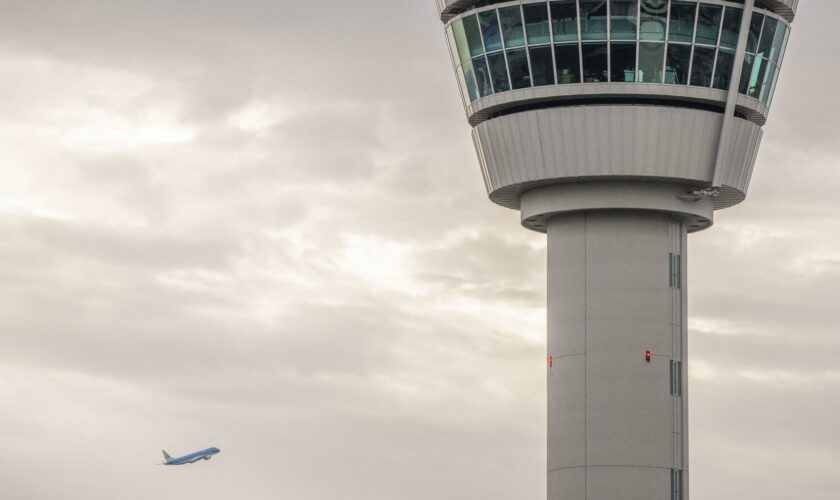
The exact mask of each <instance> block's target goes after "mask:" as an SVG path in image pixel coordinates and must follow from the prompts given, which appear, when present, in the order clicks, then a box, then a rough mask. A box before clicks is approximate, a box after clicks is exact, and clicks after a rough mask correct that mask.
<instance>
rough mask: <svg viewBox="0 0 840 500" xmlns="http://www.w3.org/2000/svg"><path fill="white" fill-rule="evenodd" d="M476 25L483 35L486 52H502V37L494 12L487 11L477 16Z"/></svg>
mask: <svg viewBox="0 0 840 500" xmlns="http://www.w3.org/2000/svg"><path fill="white" fill-rule="evenodd" d="M478 24H479V25H480V26H481V34H482V35H484V48H485V49H487V52H493V51H495V50H502V35H501V33H499V18H498V17H497V16H496V11H495V10H487V11H484V12H480V13H479V14H478Z"/></svg>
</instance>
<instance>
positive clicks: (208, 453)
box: [161, 448, 222, 465]
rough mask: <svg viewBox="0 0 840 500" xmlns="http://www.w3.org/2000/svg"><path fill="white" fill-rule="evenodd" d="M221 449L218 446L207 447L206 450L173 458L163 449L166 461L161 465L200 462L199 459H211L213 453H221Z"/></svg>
mask: <svg viewBox="0 0 840 500" xmlns="http://www.w3.org/2000/svg"><path fill="white" fill-rule="evenodd" d="M220 451H222V450H220V449H218V448H207V449H206V450H201V451H197V452H195V453H190V454H189V455H184V456H183V457H178V458H172V457H170V456H169V453H166V450H163V458H164V460H165V461H164V462H163V463H162V464H161V465H184V464H191V463H194V462H198V461H199V460H210V459H211V458H212V457H213V455H215V454H216V453H219V452H220Z"/></svg>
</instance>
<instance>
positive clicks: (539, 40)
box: [447, 0, 789, 104]
mask: <svg viewBox="0 0 840 500" xmlns="http://www.w3.org/2000/svg"><path fill="white" fill-rule="evenodd" d="M637 9H638V10H637ZM743 12H744V9H743V7H741V6H736V5H720V4H710V3H703V2H692V1H684V0H673V1H671V2H670V3H668V2H663V1H662V0H611V1H604V0H577V1H575V0H552V1H548V2H545V3H543V2H535V3H526V4H520V5H505V6H499V8H494V9H488V10H482V11H481V12H478V13H477V14H470V15H462V16H461V17H460V18H457V19H456V20H454V21H453V22H451V23H450V25H449V26H448V27H447V34H448V38H449V40H450V45H451V49H452V54H453V61H454V62H455V66H456V68H457V72H458V79H459V80H460V81H461V84H462V88H463V91H464V99H465V101H466V104H469V103H471V102H474V101H477V100H479V99H482V98H484V97H488V96H490V95H493V94H498V93H501V92H507V91H510V90H518V89H524V88H531V87H535V86H540V85H564V84H573V83H580V82H581V80H582V81H583V82H584V83H607V82H612V83H620V82H621V83H630V82H643V83H659V84H668V85H690V86H694V87H705V88H713V89H718V90H728V89H729V87H730V84H731V83H732V82H731V79H732V73H733V67H732V66H733V64H734V61H735V53H734V49H735V46H736V45H737V40H738V36H739V33H740V28H741V22H740V21H741V18H742V16H743ZM788 31H789V25H788V23H787V22H786V21H785V20H784V19H782V18H780V17H778V16H777V15H776V14H772V13H770V12H768V11H765V10H762V9H761V8H759V9H758V10H757V11H756V12H754V14H753V17H752V19H751V23H750V33H749V41H748V44H747V52H746V60H745V61H744V68H743V72H742V77H741V80H740V81H739V82H735V84H736V85H738V86H739V88H738V90H739V92H740V93H741V94H744V95H747V96H749V97H752V98H754V99H757V100H760V101H762V102H764V103H765V104H766V103H769V101H770V99H771V98H772V95H773V90H774V86H775V82H776V79H777V76H778V72H779V65H780V64H781V55H782V53H784V50H785V45H786V43H787V34H788ZM585 42H588V43H585ZM616 42H618V43H616ZM510 49H525V50H510ZM537 49H539V50H537ZM526 52H527V53H529V54H532V55H534V54H536V57H526V56H525V54H526ZM552 53H553V55H554V57H548V55H550V54H552ZM485 58H486V59H485ZM505 61H506V68H505V69H506V71H505V72H502V71H501V69H502V68H501V63H503V62H505ZM488 68H489V73H490V75H492V80H493V83H494V84H493V85H492V86H490V85H489V84H488V80H489V79H491V76H490V75H488ZM507 68H509V70H510V73H509V74H510V79H511V83H510V84H507V82H505V81H504V80H506V79H507V74H508V71H507ZM689 71H690V72H689ZM555 75H556V76H557V78H556V79H555ZM581 75H582V78H581Z"/></svg>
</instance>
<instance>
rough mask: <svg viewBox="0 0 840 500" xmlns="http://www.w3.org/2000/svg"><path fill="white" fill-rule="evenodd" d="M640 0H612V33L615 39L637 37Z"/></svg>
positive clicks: (632, 38) (633, 38)
mask: <svg viewBox="0 0 840 500" xmlns="http://www.w3.org/2000/svg"><path fill="white" fill-rule="evenodd" d="M638 10H639V2H638V0H610V34H611V35H612V39H613V40H635V39H636V12H637V11H638Z"/></svg>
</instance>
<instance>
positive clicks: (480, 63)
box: [473, 57, 493, 97]
mask: <svg viewBox="0 0 840 500" xmlns="http://www.w3.org/2000/svg"><path fill="white" fill-rule="evenodd" d="M473 69H475V81H476V83H477V84H478V95H480V96H481V97H487V96H489V95H493V84H492V83H490V71H489V70H488V69H487V62H486V61H485V60H484V57H476V58H475V59H473Z"/></svg>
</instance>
